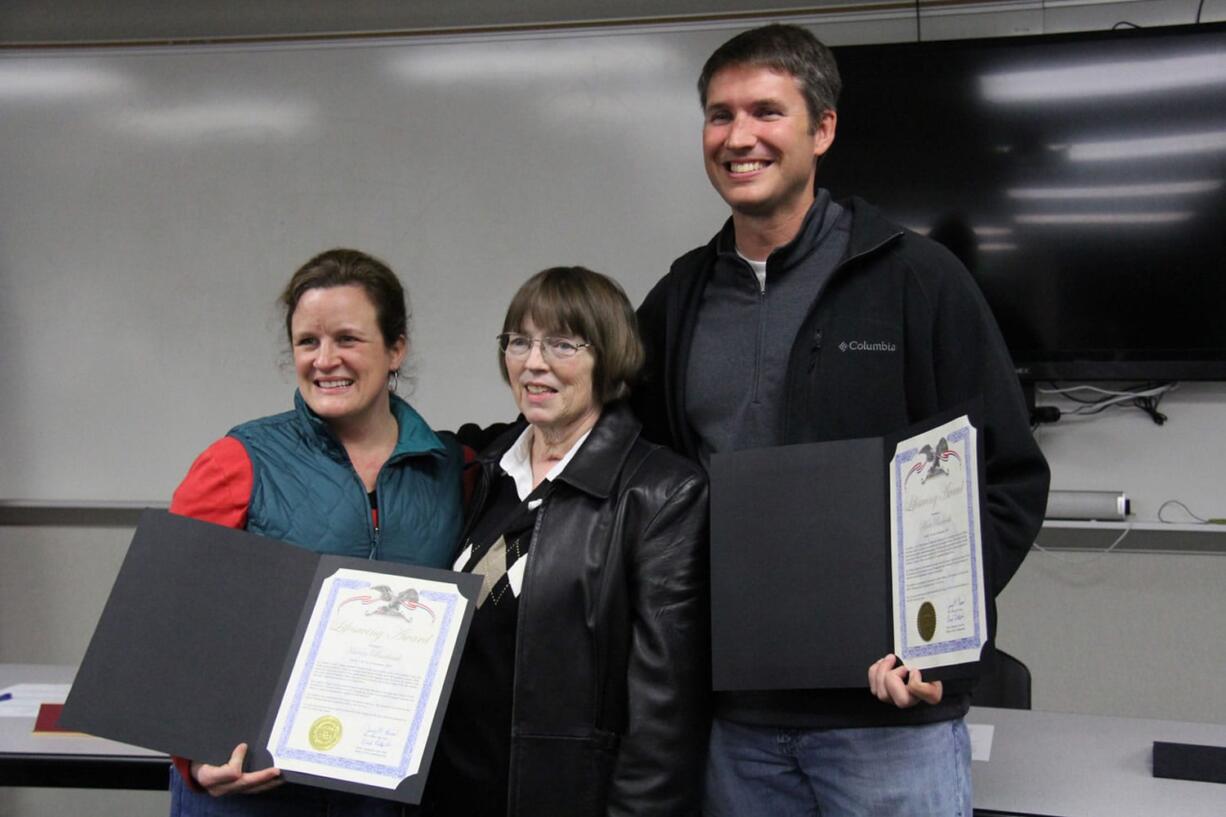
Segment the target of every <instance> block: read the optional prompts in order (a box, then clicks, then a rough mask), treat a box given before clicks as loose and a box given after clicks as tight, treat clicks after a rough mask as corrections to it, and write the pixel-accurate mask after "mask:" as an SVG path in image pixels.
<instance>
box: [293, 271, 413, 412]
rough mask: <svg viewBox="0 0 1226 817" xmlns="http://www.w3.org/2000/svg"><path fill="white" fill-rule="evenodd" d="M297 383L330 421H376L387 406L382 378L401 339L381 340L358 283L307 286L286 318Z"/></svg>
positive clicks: (400, 356)
mask: <svg viewBox="0 0 1226 817" xmlns="http://www.w3.org/2000/svg"><path fill="white" fill-rule="evenodd" d="M290 341H291V343H292V344H293V349H294V369H295V371H296V372H297V375H298V389H299V391H301V392H302V397H303V399H304V400H306V403H307V405H308V406H310V407H311V410H312V411H314V412H315V413H316V414H318V415H319V416H320V417H323V418H324V419H325V420H327V421H328V422H329V423H330V424H332V425H348V426H361V425H362V424H364V423H377V422H379V421H380V420H382V419H383V416H384V415H386V414H387V413H388V412H389V411H390V408H389V404H388V391H387V378H388V375H389V374H390V373H391V372H393V371H396V370H397V369H399V368H400V364H402V363H403V362H404V356H405V351H406V348H405V347H406V343H405V340H404V338H403V337H401V338H398V339H397V340H396V342H395V343H394V344H392V346H390V347H389V346H388V345H387V343H386V342H385V341H384V340H383V334H382V332H380V330H379V323H378V319H377V317H376V314H375V305H374V304H373V303H372V302H371V300H370V298H369V297H368V296H367V294H366V291H365V290H364V289H362V287H361V286H358V285H357V284H347V285H344V286H335V287H326V288H317V289H308V290H307V291H306V292H304V293H303V294H302V297H301V298H299V299H298V304H297V306H296V307H295V308H294V314H293V315H292V316H291V318H290Z"/></svg>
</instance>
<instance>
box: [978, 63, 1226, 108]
mask: <svg viewBox="0 0 1226 817" xmlns="http://www.w3.org/2000/svg"><path fill="white" fill-rule="evenodd" d="M1220 84H1226V53H1208V54H1193V55H1188V56H1183V57H1169V58H1166V59H1156V60H1127V61H1121V62H1100V63H1089V64H1085V65H1069V66H1064V67H1061V68H1037V69H1032V70H1026V71H1009V72H1005V73H1000V74H987V75H985V76H982V77H980V78H979V90H980V93H981V94H982V95H983V98H984V99H986V100H987V101H988V102H1000V103H1005V102H1056V101H1063V100H1067V99H1080V98H1086V97H1106V96H1141V95H1143V94H1150V93H1157V92H1160V91H1170V90H1173V89H1176V88H1199V87H1203V86H1206V85H1220Z"/></svg>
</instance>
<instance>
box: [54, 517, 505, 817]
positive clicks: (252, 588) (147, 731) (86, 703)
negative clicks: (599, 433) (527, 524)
mask: <svg viewBox="0 0 1226 817" xmlns="http://www.w3.org/2000/svg"><path fill="white" fill-rule="evenodd" d="M480 584H481V578H480V577H479V576H472V575H463V574H457V573H450V572H447V571H442V570H435V569H431V568H423V567H415V566H411V565H403V564H394V563H387V562H374V561H370V560H366V559H351V558H345V557H339V556H322V555H320V554H318V553H314V552H312V551H309V550H305V549H303V548H299V547H295V546H293V545H288V544H285V543H283V542H277V541H275V540H271V539H264V538H262V537H257V536H254V535H253V534H249V533H245V532H243V531H237V530H232V529H229V528H223V527H220V526H217V525H210V524H208V523H205V522H199V521H196V520H193V519H188V518H186V517H181V516H175V515H172V514H168V513H164V512H158V511H147V512H146V513H145V515H144V516H143V517H142V519H141V524H140V526H139V527H138V528H137V532H136V535H135V537H134V538H133V540H132V545H131V547H130V548H129V550H128V556H127V557H126V558H125V560H124V564H123V567H122V568H121V569H120V573H119V577H118V578H117V579H116V581H115V587H114V588H113V590H112V591H111V597H110V599H109V600H108V601H107V606H106V609H105V610H104V611H103V614H102V617H101V619H100V621H99V623H98V628H97V630H96V631H95V633H94V638H93V640H92V641H91V642H90V646H89V649H88V651H87V652H86V655H85V660H84V661H83V662H82V665H81V669H80V671H79V672H78V673H77V679H76V681H75V682H74V684H73V687H72V692H71V693H70V695H69V698H68V702H67V704H66V706H65V712H64V717H63V721H64V722H65V723H69V724H71V725H72V726H73V728H77V729H80V730H82V731H85V732H89V733H91V734H95V735H100V736H103V737H111V738H116V739H119V740H122V741H124V742H126V743H131V744H135V745H138V746H146V747H150V748H154V749H159V750H161V751H164V752H167V753H169V754H174V755H179V756H181V757H189V758H193V759H194V760H199V761H203V762H204V763H205V765H204V766H203V767H202V768H201V772H202V776H201V783H203V784H205V785H206V786H207V787H208V788H209V790H210V791H212V792H214V793H225V792H227V791H235V792H237V791H257V790H262V789H263V788H264V787H266V786H267V785H269V784H273V785H275V783H276V781H277V776H278V770H279V773H280V776H281V777H283V778H284V779H286V780H289V781H291V782H302V783H309V784H311V785H315V786H323V787H327V788H334V789H341V790H344V791H351V792H358V793H362V794H368V795H374V796H377V797H383V798H387V799H394V800H400V801H404V802H411V803H415V802H418V800H419V799H420V796H421V792H422V788H423V787H424V783H425V772H426V771H428V768H429V761H430V756H431V754H432V752H433V748H434V743H435V741H436V739H437V736H438V730H439V728H440V726H441V725H442V715H443V711H444V709H445V707H446V702H447V697H448V695H449V693H450V689H451V684H452V681H453V679H454V676H455V671H456V666H457V662H458V658H459V655H460V650H461V648H462V646H463V642H464V637H465V635H466V634H467V630H468V623H469V621H470V620H471V618H472V609H473V605H472V603H471V600H472V599H474V598H475V597H476V593H477V590H478V589H479V588H480ZM189 633H190V634H192V637H190V638H188V637H186V635H185V634H189ZM241 744H245V745H246V747H247V749H246V751H245V752H241V751H239V750H238V749H236V748H235V747H236V746H240V745H241ZM244 755H245V756H246V758H247V759H248V760H249V762H250V765H251V766H252V767H254V768H258V769H262V771H260V772H247V773H246V774H244V773H243V762H244ZM227 758H229V761H228V762H227ZM213 764H216V765H213ZM273 764H275V765H276V767H277V768H276V769H266V768H264V767H268V766H271V765H273ZM205 772H207V774H204V773H205ZM205 778H207V779H205Z"/></svg>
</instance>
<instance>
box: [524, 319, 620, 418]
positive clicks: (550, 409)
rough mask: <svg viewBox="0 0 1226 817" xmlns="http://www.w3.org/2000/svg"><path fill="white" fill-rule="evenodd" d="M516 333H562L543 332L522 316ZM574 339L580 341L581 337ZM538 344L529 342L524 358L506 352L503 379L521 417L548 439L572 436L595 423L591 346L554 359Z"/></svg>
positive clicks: (596, 408) (596, 407)
mask: <svg viewBox="0 0 1226 817" xmlns="http://www.w3.org/2000/svg"><path fill="white" fill-rule="evenodd" d="M519 333H520V334H522V335H526V336H528V337H530V338H540V337H542V336H543V335H557V336H559V337H561V336H566V333H564V332H545V331H542V330H540V329H538V328H537V326H536V324H534V323H533V322H532V319H531V318H525V319H524V322H523V325H522V326H521V327H520V328H519ZM575 340H577V341H579V342H583V339H582V338H576V339H575ZM541 346H542V345H541V344H540V343H534V344H532V350H531V351H530V352H529V353H528V356H527V357H525V358H515V357H513V356H511V355H509V354H508V355H506V357H505V360H506V367H507V380H508V381H509V382H510V384H511V394H512V395H513V396H514V397H515V405H516V406H518V407H519V410H520V412H521V413H523V415H524V418H525V419H526V420H527V421H528V422H529V423H531V424H532V425H533V427H535V428H536V429H537V430H538V431H541V432H543V433H544V434H545V436H546V437H548V438H551V439H573V438H575V437H578V436H579V435H580V434H582V433H583V432H584V431H586V430H587V429H588V428H591V426H592V425H594V424H595V423H596V419H597V418H598V417H599V416H600V404H599V403H597V402H596V398H595V394H594V393H593V390H592V371H593V369H594V368H595V361H594V359H593V358H592V350H591V347H586V348H583V349H580V350H579V353H578V354H576V355H575V356H574V357H571V358H567V359H564V360H556V359H551V358H549V357H546V356H545V354H544V352H543V351H542V348H541Z"/></svg>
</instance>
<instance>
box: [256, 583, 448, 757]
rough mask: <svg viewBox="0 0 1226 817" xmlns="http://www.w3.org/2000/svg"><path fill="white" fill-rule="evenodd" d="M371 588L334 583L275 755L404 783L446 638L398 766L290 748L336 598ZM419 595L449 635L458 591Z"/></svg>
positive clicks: (438, 642) (437, 649)
mask: <svg viewBox="0 0 1226 817" xmlns="http://www.w3.org/2000/svg"><path fill="white" fill-rule="evenodd" d="M370 586H371V583H370V582H369V581H366V580H364V579H335V580H333V582H332V589H331V590H330V591H329V593H328V598H327V601H326V603H325V607H326V610H327V612H326V613H325V614H324V616H323V618H322V619H321V620H320V622H319V625H318V626H317V627H316V628H315V632H314V634H313V636H312V638H311V647H310V650H309V651H308V652H307V660H306V663H305V664H304V665H303V672H302V674H301V675H300V677H299V678H298V686H297V687H296V688H295V689H294V697H293V700H292V701H291V703H290V708H289V713H288V715H287V717H286V719H285V724H284V726H283V727H282V729H281V734H280V735H279V736H278V737H277V743H276V750H275V751H274V753H273V754H274V755H276V756H277V757H286V758H289V759H291V760H301V761H304V762H308V763H314V764H317V765H320V766H326V767H331V768H334V769H346V770H349V771H356V772H362V773H364V774H370V775H375V776H378V777H388V778H395V779H396V780H403V779H404V778H406V777H408V775H409V765H410V762H411V760H412V755H413V747H414V746H415V745H416V743H417V735H418V733H419V732H420V731H421V727H422V721H423V720H425V717H426V714H427V712H428V710H427V704H428V703H429V700H430V691H431V690H432V689H433V687H434V684H435V680H436V678H437V677H438V668H439V664H440V663H441V662H442V660H443V649H444V643H443V642H444V641H445V640H446V639H445V638H442V637H438V638H436V639H435V643H434V651H433V652H432V653H431V655H430V666H429V667H428V668H427V669H426V673H425V677H424V679H423V682H422V687H421V692H420V695H419V696H418V699H417V708H416V710H415V711H414V712H413V719H412V721H411V722H410V724H409V734H408V738H407V740H406V741H405V745H404V754H403V755H402V756H401V758H400V762H399V765H397V766H389V765H387V764H385V763H372V762H369V761H363V760H353V759H350V758H342V757H336V756H334V755H328V754H324V753H323V752H313V751H309V750H306V749H295V748H290V746H289V745H288V744H289V736H290V732H291V730H292V728H293V726H294V724H295V723H296V722H297V720H298V708H299V706H300V705H301V703H302V696H303V694H304V693H305V691H306V686H307V682H308V681H309V680H310V677H311V670H312V669H313V668H314V666H315V659H316V657H317V655H318V653H319V649H320V645H321V644H322V643H323V639H324V633H325V632H326V631H327V629H328V625H329V623H330V622H331V621H332V615H333V613H335V612H336V609H337V604H336V599H337V596H338V595H339V594H340V592H341V591H342V590H362V589H365V588H367V587H370ZM419 593H420V597H421V598H422V599H423V600H426V601H431V602H434V603H435V604H437V605H438V606H439V607H441V608H442V610H443V613H442V619H443V621H442V625H441V627H440V628H439V634H440V636H441V635H442V634H444V633H448V632H450V631H451V623H452V620H453V619H454V618H455V611H456V601H457V600H458V599H459V598H461V596H460V594H459V592H458V591H457V592H455V593H440V592H438V591H436V590H421V591H419Z"/></svg>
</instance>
